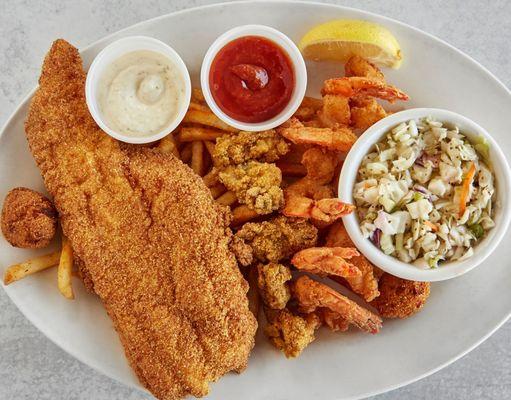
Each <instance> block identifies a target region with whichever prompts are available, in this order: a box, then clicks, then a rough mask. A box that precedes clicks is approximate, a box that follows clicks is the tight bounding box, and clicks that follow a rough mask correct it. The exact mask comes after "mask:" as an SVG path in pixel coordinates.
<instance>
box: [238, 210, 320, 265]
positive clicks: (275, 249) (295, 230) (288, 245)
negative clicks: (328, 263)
mask: <svg viewBox="0 0 511 400" xmlns="http://www.w3.org/2000/svg"><path fill="white" fill-rule="evenodd" d="M236 236H237V237H238V238H240V239H242V240H243V241H244V242H245V243H246V244H248V245H250V247H252V250H253V252H254V256H255V257H256V258H257V259H258V260H259V261H262V262H268V261H270V262H278V261H280V260H283V259H287V258H289V257H291V256H292V255H293V254H294V253H296V252H297V251H300V250H302V249H306V248H309V247H313V246H315V245H316V242H317V240H318V229H317V228H316V227H314V225H312V224H311V223H310V222H308V221H305V220H303V219H300V218H288V217H285V216H278V217H275V218H272V219H270V220H269V221H264V222H249V223H246V224H245V225H243V227H242V228H241V229H240V230H239V231H238V232H236Z"/></svg>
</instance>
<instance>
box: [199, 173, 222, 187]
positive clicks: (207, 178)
mask: <svg viewBox="0 0 511 400" xmlns="http://www.w3.org/2000/svg"><path fill="white" fill-rule="evenodd" d="M202 180H203V181H204V184H205V185H206V186H207V187H209V188H210V187H212V186H214V185H216V184H217V183H218V170H216V169H215V168H212V169H211V171H209V172H208V173H207V174H206V175H204V176H203V177H202Z"/></svg>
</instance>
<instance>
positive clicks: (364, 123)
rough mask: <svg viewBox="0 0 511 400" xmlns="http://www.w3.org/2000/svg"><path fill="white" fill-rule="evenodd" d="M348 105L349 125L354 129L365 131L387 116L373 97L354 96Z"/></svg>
mask: <svg viewBox="0 0 511 400" xmlns="http://www.w3.org/2000/svg"><path fill="white" fill-rule="evenodd" d="M350 106H351V108H350V110H351V126H353V128H355V129H360V130H364V131H365V130H366V129H367V128H369V127H370V126H371V125H373V124H375V123H376V122H378V121H379V120H380V119H382V118H385V117H386V116H387V112H386V111H385V110H384V109H383V107H382V106H381V105H380V104H378V102H377V101H376V99H375V98H373V97H355V98H353V99H351V101H350Z"/></svg>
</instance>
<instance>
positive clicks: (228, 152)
mask: <svg viewBox="0 0 511 400" xmlns="http://www.w3.org/2000/svg"><path fill="white" fill-rule="evenodd" d="M288 151H289V145H288V144H287V143H286V141H285V140H284V139H283V138H282V137H281V136H280V135H279V134H278V133H277V132H275V131H274V130H268V131H263V132H245V131H241V132H239V133H237V134H232V135H223V136H221V137H219V138H218V139H217V141H216V145H215V150H214V152H213V163H214V164H215V166H216V167H217V168H226V167H228V166H230V165H239V164H243V163H245V162H248V161H260V162H266V163H271V162H274V161H276V160H278V159H279V158H280V157H281V156H283V155H284V154H286V153H287V152H288Z"/></svg>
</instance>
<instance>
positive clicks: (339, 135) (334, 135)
mask: <svg viewBox="0 0 511 400" xmlns="http://www.w3.org/2000/svg"><path fill="white" fill-rule="evenodd" d="M296 122H298V123H296ZM279 133H280V134H281V135H282V136H284V137H285V138H286V139H287V140H290V141H291V142H293V143H295V144H308V145H316V146H320V147H324V148H326V149H328V150H333V151H340V152H347V151H349V149H351V146H353V144H354V143H355V141H356V140H357V137H356V136H355V134H354V133H353V132H352V131H351V129H349V128H346V127H340V126H339V127H334V128H315V127H309V126H305V125H303V124H302V123H301V122H300V121H298V120H296V121H295V123H294V124H293V125H291V126H289V127H284V128H280V129H279Z"/></svg>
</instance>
